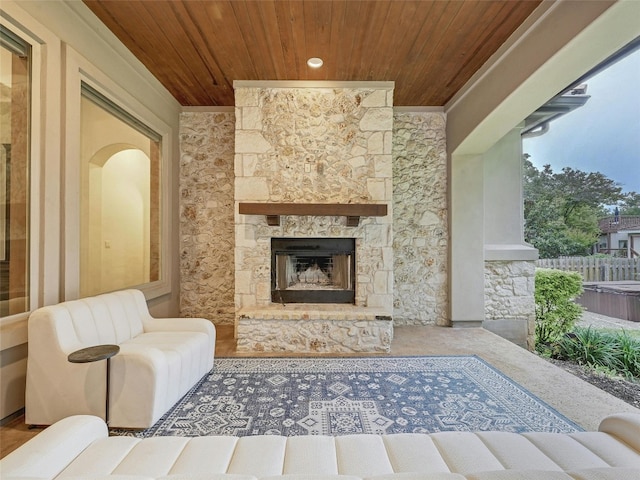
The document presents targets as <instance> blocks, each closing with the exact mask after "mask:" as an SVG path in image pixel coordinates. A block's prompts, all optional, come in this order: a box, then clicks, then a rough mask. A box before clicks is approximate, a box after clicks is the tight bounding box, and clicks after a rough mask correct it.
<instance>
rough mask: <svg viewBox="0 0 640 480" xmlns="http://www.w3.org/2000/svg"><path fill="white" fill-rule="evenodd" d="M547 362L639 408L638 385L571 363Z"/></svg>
mask: <svg viewBox="0 0 640 480" xmlns="http://www.w3.org/2000/svg"><path fill="white" fill-rule="evenodd" d="M548 360H549V361H550V362H551V363H553V364H554V365H557V366H558V367H560V368H562V369H564V370H566V371H567V372H569V373H572V374H573V375H575V376H576V377H578V378H580V379H582V380H584V381H585V382H588V383H590V384H592V385H595V386H596V387H598V388H599V389H601V390H604V391H605V392H607V393H609V394H611V395H613V396H614V397H617V398H619V399H621V400H623V401H625V402H627V403H628V404H629V405H633V406H634V407H636V408H640V383H634V382H629V381H627V380H625V379H624V378H618V377H608V376H607V375H604V374H602V373H599V372H596V371H594V370H592V369H590V368H588V367H585V366H583V365H578V364H576V363H573V362H568V361H565V360H556V359H548Z"/></svg>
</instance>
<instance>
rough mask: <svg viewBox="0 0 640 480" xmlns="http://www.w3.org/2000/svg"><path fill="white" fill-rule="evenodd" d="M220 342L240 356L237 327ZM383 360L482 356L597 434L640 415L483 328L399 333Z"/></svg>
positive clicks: (220, 349) (223, 351)
mask: <svg viewBox="0 0 640 480" xmlns="http://www.w3.org/2000/svg"><path fill="white" fill-rule="evenodd" d="M218 336H219V337H220V338H219V342H217V346H216V355H217V356H220V357H227V356H236V353H235V351H234V349H233V347H232V345H233V329H232V327H218ZM261 355H262V356H264V354H261ZM379 355H391V356H401V355H477V356H478V357H480V358H482V359H483V360H485V361H486V362H488V363H489V364H490V365H492V366H493V367H494V368H496V369H498V370H500V371H501V372H502V373H504V374H505V375H507V376H508V377H509V378H511V379H512V380H514V381H515V382H517V383H519V384H520V385H521V386H523V387H524V388H526V389H527V390H529V391H530V392H531V393H533V394H534V395H536V396H537V397H538V398H540V399H541V400H543V401H544V402H546V403H547V404H548V405H550V406H551V407H553V408H555V409H556V410H557V411H558V412H559V413H561V414H563V415H564V416H566V417H567V418H569V419H570V420H572V421H573V422H575V423H576V424H578V425H579V426H581V427H582V428H584V429H585V430H597V428H598V425H599V423H600V421H601V420H602V419H603V418H604V417H606V416H607V415H610V414H612V413H619V412H635V413H640V409H637V408H634V407H633V406H631V405H629V404H628V403H626V402H624V401H622V400H620V399H618V398H616V397H614V396H612V395H610V394H609V393H607V392H604V391H603V390H600V389H599V388H597V387H595V386H593V385H591V384H590V383H587V382H585V381H583V380H581V379H579V378H578V377H576V376H574V375H572V374H571V373H568V372H566V371H565V370H563V369H561V368H559V367H557V366H555V365H553V364H552V363H549V362H547V361H546V360H544V359H543V358H540V357H539V356H537V355H535V354H533V353H531V352H529V351H527V350H525V349H523V348H521V347H519V346H517V345H515V344H514V343H512V342H510V341H508V340H505V339H504V338H502V337H499V336H497V335H495V334H493V333H491V332H489V331H488V330H485V329H483V328H460V329H459V328H455V329H454V328H446V327H436V326H400V327H395V328H394V338H393V342H392V343H391V353H390V354H379ZM242 356H250V355H246V354H243V355H242ZM255 356H260V355H255ZM272 356H279V355H272Z"/></svg>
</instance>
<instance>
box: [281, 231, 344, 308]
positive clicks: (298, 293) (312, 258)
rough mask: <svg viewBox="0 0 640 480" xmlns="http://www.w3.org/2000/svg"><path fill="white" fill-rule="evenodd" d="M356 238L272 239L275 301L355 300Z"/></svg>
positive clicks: (333, 301)
mask: <svg viewBox="0 0 640 480" xmlns="http://www.w3.org/2000/svg"><path fill="white" fill-rule="evenodd" d="M354 272H355V240H354V239H353V238H273V239H271V301H273V302H277V303H354V300H355V276H354Z"/></svg>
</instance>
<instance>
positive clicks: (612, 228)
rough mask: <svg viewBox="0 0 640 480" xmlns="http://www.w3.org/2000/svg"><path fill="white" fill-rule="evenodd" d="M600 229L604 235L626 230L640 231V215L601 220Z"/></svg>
mask: <svg viewBox="0 0 640 480" xmlns="http://www.w3.org/2000/svg"><path fill="white" fill-rule="evenodd" d="M598 228H600V231H601V232H602V233H616V232H621V231H626V230H638V229H640V215H620V216H618V217H615V216H612V217H606V218H601V219H600V220H599V221H598Z"/></svg>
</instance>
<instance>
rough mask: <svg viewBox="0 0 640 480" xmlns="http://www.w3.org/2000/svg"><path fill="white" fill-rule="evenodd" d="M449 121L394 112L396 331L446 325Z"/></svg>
mask: <svg viewBox="0 0 640 480" xmlns="http://www.w3.org/2000/svg"><path fill="white" fill-rule="evenodd" d="M445 125H446V122H445V116H444V114H443V113H435V112H396V113H395V114H394V126H393V185H394V187H393V209H394V221H393V251H394V290H393V291H394V299H393V306H394V310H393V319H394V324H395V325H426V324H437V325H447V322H448V319H447V309H448V298H447V295H448V294H447V269H448V259H447V248H448V231H447V230H448V227H447V153H446V134H445Z"/></svg>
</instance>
